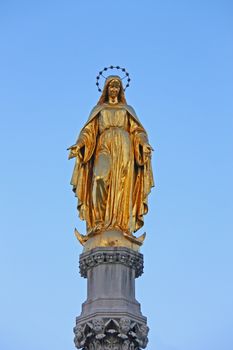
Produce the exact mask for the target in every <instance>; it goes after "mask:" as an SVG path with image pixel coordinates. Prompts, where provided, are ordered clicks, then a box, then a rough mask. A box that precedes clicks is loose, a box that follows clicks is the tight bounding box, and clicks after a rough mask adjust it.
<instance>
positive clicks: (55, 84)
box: [0, 0, 233, 350]
mask: <svg viewBox="0 0 233 350" xmlns="http://www.w3.org/2000/svg"><path fill="white" fill-rule="evenodd" d="M232 18H233V5H232V2H231V1H230V0H229V1H227V0H221V1H220V0H219V1H215V0H211V1H210V0H209V1H207V0H202V1H201V0H195V1H194V0H191V1H185V0H183V1H182V0H177V1H176V0H170V1H168V0H163V1H162V0H159V1H156V0H148V1H147V0H144V1H138V0H132V1H123V0H118V1H115V2H114V1H112V2H110V1H106V0H104V1H101V0H100V1H94V0H93V1H78V0H73V1H72V0H66V1H65V0H63V1H58V0H56V1H55V0H51V1H49V0H40V1H29V0H28V1H26V0H21V1H16V0H15V1H11V0H9V1H5V0H2V1H1V3H0V36H1V41H0V42H1V45H0V51H1V53H0V117H1V137H0V142H1V182H0V191H1V224H0V225H1V244H0V250H1V252H0V274H1V286H0V304H1V305H0V310H1V311H0V315H1V316H0V349H1V350H15V349H18V350H32V349H33V350H51V349H56V350H64V349H66V350H68V349H74V345H73V333H72V328H73V326H74V321H75V316H76V315H79V314H80V306H81V303H82V302H83V301H84V300H85V295H86V286H85V283H86V281H85V280H83V279H82V278H81V277H80V276H79V274H78V255H79V254H80V253H81V247H80V245H79V244H78V242H77V241H76V239H75V237H74V235H73V230H74V227H75V226H76V227H77V228H78V229H79V230H81V231H83V230H84V225H83V223H81V222H80V220H79V219H78V216H77V213H76V208H75V207H76V201H75V198H74V197H73V194H72V192H71V187H70V185H69V181H70V176H71V173H72V168H73V162H72V161H69V162H68V160H67V152H66V148H67V147H68V146H69V145H71V144H73V142H74V141H75V139H76V136H77V134H78V133H79V131H80V128H81V127H82V125H83V124H84V122H85V121H86V119H87V116H88V113H89V111H90V109H91V108H92V107H93V106H94V105H95V103H96V101H97V99H98V97H99V94H98V92H97V90H96V87H95V77H96V73H97V72H98V71H99V70H100V69H101V68H102V67H104V66H105V65H110V64H115V65H121V66H125V67H126V68H127V69H128V70H129V72H130V74H131V76H132V84H131V87H130V88H129V89H128V90H127V100H128V103H129V104H131V105H132V106H133V107H134V108H135V109H136V111H137V113H138V115H139V118H140V120H141V122H142V123H143V124H144V126H145V127H146V128H147V130H148V133H149V137H150V142H151V144H152V145H153V147H154V149H155V152H154V158H153V168H154V173H155V180H156V186H157V187H156V188H155V189H154V190H153V192H152V194H151V196H150V201H149V203H150V211H149V213H148V215H147V217H146V220H145V227H144V229H145V231H146V232H147V240H146V242H145V245H144V246H143V249H142V253H143V254H144V257H145V273H144V275H143V276H142V277H141V278H140V279H139V280H138V281H137V298H138V300H139V301H140V302H141V304H142V311H143V314H144V315H146V316H147V317H148V324H149V326H150V329H151V330H150V335H149V340H150V342H149V345H148V349H149V350H154V349H156V350H219V349H221V350H230V349H232V348H233V332H232V325H233V278H232V271H233V257H232V246H233V224H232V216H233V208H232V197H233V186H232V182H233V167H232V164H233V162H232V161H233V137H232V131H233V118H232V116H233V102H232V100H233V99H232V93H233V45H232V38H233V21H232ZM143 232H144V230H142V231H141V233H143Z"/></svg>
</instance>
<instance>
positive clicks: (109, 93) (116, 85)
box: [98, 75, 126, 104]
mask: <svg viewBox="0 0 233 350" xmlns="http://www.w3.org/2000/svg"><path fill="white" fill-rule="evenodd" d="M109 97H117V98H118V103H123V104H126V99H125V93H124V88H123V85H122V81H121V78H120V77H119V76H118V75H110V76H109V77H108V78H107V79H106V81H105V84H104V88H103V92H102V94H101V96H100V99H99V101H98V104H103V103H106V102H108V100H109Z"/></svg>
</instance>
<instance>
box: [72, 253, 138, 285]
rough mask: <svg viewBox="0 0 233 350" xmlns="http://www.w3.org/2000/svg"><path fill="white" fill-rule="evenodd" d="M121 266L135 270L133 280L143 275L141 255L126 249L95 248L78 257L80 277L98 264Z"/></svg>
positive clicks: (85, 275)
mask: <svg viewBox="0 0 233 350" xmlns="http://www.w3.org/2000/svg"><path fill="white" fill-rule="evenodd" d="M116 263H118V264H122V265H125V266H128V267H130V268H132V269H134V270H135V278H137V277H139V276H141V275H142V273H143V255H142V254H140V253H138V252H135V251H133V250H131V249H127V248H124V247H122V248H120V247H117V249H114V248H109V247H106V248H95V249H93V250H91V251H90V252H87V253H83V254H81V255H80V260H79V268H80V274H81V276H82V277H85V278H86V277H87V271H88V270H89V269H91V268H93V267H95V266H97V265H99V264H116Z"/></svg>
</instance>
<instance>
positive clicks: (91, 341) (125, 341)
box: [74, 317, 149, 350]
mask: <svg viewBox="0 0 233 350" xmlns="http://www.w3.org/2000/svg"><path fill="white" fill-rule="evenodd" d="M148 332H149V328H148V327H147V325H146V324H145V323H138V322H135V321H132V320H131V319H130V318H127V317H122V318H120V319H103V318H97V317H96V318H93V319H92V320H91V321H89V322H86V323H83V324H76V326H75V327H74V333H75V338H74V342H75V346H76V348H77V349H80V348H83V349H85V350H139V349H140V348H142V349H144V348H145V347H146V346H147V343H148V338H147V335H148Z"/></svg>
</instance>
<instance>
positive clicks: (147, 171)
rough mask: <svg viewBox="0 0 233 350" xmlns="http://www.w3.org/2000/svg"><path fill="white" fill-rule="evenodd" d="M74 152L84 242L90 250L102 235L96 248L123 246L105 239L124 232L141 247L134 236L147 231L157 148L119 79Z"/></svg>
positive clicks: (110, 83) (113, 79)
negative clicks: (91, 240)
mask: <svg viewBox="0 0 233 350" xmlns="http://www.w3.org/2000/svg"><path fill="white" fill-rule="evenodd" d="M69 149H70V155H69V159H70V158H73V157H75V158H76V162H75V167H74V171H73V175H72V179H71V185H72V186H73V191H74V193H75V195H76V197H77V199H78V205H77V208H78V212H79V216H80V218H81V219H82V220H85V221H86V224H87V234H86V235H85V236H83V235H80V234H78V233H77V237H78V239H79V240H80V242H81V243H82V244H83V245H85V243H86V242H87V241H88V239H89V238H91V237H92V238H93V237H94V236H97V235H98V236H99V240H98V243H95V244H97V245H121V244H122V243H119V241H121V239H120V240H119V239H117V240H115V243H113V241H114V240H113V239H110V240H109V239H107V240H106V239H103V235H104V233H106V232H111V235H113V236H114V232H115V233H116V232H118V234H119V232H120V233H121V235H122V236H124V237H126V238H127V239H129V240H130V241H132V242H133V241H135V242H136V241H137V239H136V237H135V236H134V235H133V233H134V232H136V231H137V230H138V229H140V228H141V227H142V226H143V216H144V215H145V214H146V213H147V211H148V205H147V199H148V195H149V193H150V191H151V187H152V186H153V185H154V182H153V174H152V168H151V152H152V147H151V146H150V144H149V142H148V137H147V133H146V130H145V129H144V127H143V126H142V124H141V122H140V121H139V119H138V117H137V115H136V113H135V111H134V109H133V108H132V107H131V106H129V105H128V104H127V103H126V99H125V94H124V89H123V85H122V81H121V78H120V77H119V76H109V77H108V78H107V79H106V81H105V85H104V88H103V92H102V95H101V97H100V99H99V101H98V103H97V105H96V106H95V107H94V108H93V109H92V111H91V113H90V116H89V118H88V120H87V122H86V124H85V125H84V126H83V128H82V130H81V132H80V135H79V137H78V139H77V142H76V143H75V145H73V146H71V147H70V148H69ZM112 232H113V233H112ZM101 235H102V236H101ZM101 237H102V239H101ZM112 238H113V237H112ZM116 241H117V242H118V244H116ZM100 242H102V244H101V243H100ZM103 242H105V243H103ZM111 242H112V243H111ZM92 247H93V245H92Z"/></svg>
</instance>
